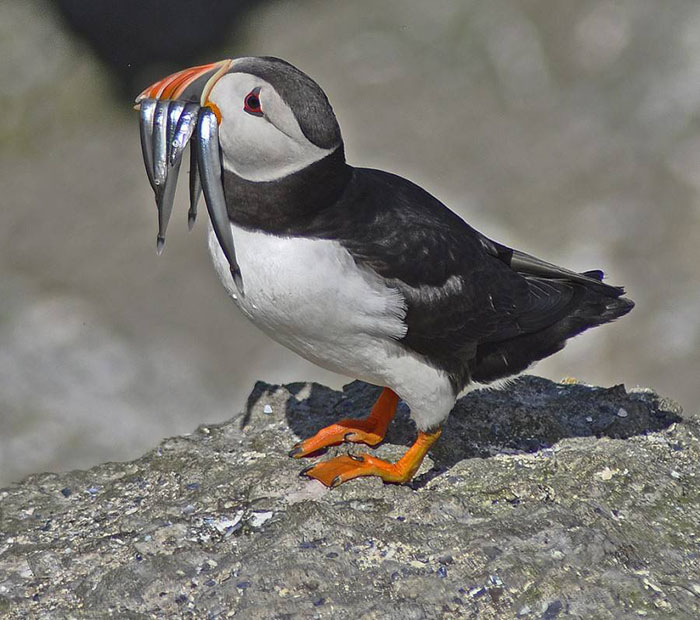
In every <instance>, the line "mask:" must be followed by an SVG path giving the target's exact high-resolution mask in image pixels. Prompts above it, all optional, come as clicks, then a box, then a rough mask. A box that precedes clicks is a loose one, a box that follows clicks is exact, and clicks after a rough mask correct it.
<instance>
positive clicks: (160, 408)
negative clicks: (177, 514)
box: [0, 0, 700, 483]
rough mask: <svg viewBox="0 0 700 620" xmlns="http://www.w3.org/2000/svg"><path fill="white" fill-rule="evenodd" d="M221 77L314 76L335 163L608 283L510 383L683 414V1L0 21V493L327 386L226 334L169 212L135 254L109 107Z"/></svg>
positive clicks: (687, 5) (36, 1)
mask: <svg viewBox="0 0 700 620" xmlns="http://www.w3.org/2000/svg"><path fill="white" fill-rule="evenodd" d="M241 55H275V56H280V57H283V58H285V59H287V60H289V61H290V62H292V63H294V64H295V65H297V66H298V67H300V68H301V69H302V70H304V71H305V72H307V73H308V74H310V75H311V76H312V77H313V78H314V79H316V80H317V81H318V82H319V83H320V84H321V86H322V87H323V88H324V89H325V91H326V93H327V94H328V96H329V98H330V100H331V102H332V103H333V105H334V108H335V110H336V113H337V115H338V118H339V120H340V124H341V127H342V129H343V133H344V138H345V143H346V151H347V156H348V160H349V161H350V162H351V163H353V164H356V165H362V166H369V167H378V168H384V169H388V170H391V171H393V172H396V173H398V174H401V175H403V176H406V177H408V178H410V179H412V180H413V181H415V182H417V183H419V184H421V185H423V186H424V187H425V188H427V189H428V190H429V191H431V192H432V193H433V194H435V195H436V196H438V197H439V198H440V199H442V200H443V201H444V202H445V203H446V204H448V205H449V206H450V207H451V208H452V209H454V210H456V211H457V212H458V213H460V214H461V215H462V216H463V217H464V218H465V219H466V220H467V221H469V222H470V223H471V224H472V225H474V226H475V227H477V228H478V229H480V230H482V231H483V232H485V233H486V234H487V235H489V236H490V237H492V238H494V239H497V240H499V241H502V242H505V243H507V244H511V245H515V246H517V247H519V248H521V249H523V250H525V251H528V252H531V253H534V254H536V255H539V256H541V257H543V258H545V259H547V260H550V261H553V262H557V263H560V264H563V265H566V266H568V267H571V268H573V269H576V270H585V269H592V268H603V269H605V271H606V273H607V274H608V278H609V281H610V282H612V283H614V284H624V285H625V286H626V287H627V290H628V293H629V296H630V297H631V298H632V299H634V300H635V301H636V302H637V308H636V309H635V310H634V311H633V312H632V314H630V315H629V316H628V317H625V318H624V319H623V320H622V321H620V322H619V323H618V324H616V325H614V326H606V327H603V328H600V329H598V330H595V331H593V332H589V333H588V334H586V335H585V336H583V337H581V338H579V339H577V340H575V341H574V342H572V343H570V345H569V346H568V347H567V348H566V349H565V350H564V351H563V352H561V353H559V354H558V355H556V356H555V357H554V358H550V359H549V360H547V361H546V362H543V363H541V364H539V365H538V366H537V367H536V369H535V370H534V372H536V373H537V374H540V375H543V376H547V377H550V378H553V379H560V378H561V377H564V376H574V377H577V378H578V379H580V380H583V381H586V382H591V383H596V384H601V385H612V384H617V383H622V382H624V383H625V384H626V385H627V386H628V387H632V386H635V385H643V386H650V387H653V388H654V389H656V390H658V391H659V392H661V393H662V394H664V395H667V396H670V397H672V398H674V399H676V400H678V401H680V402H681V404H682V405H684V406H685V407H686V408H691V409H697V407H698V402H699V400H700V269H699V268H698V261H699V259H700V193H699V192H700V165H699V164H700V115H699V111H700V4H699V3H698V2H697V1H696V0H673V1H671V2H663V3H659V2H653V1H651V0H618V1H614V2H613V1H604V0H559V1H558V2H556V3H555V2H551V1H547V0H490V1H489V2H477V1H468V0H436V1H434V2H425V1H422V0H411V1H409V0H384V1H383V2H376V1H375V0H354V1H353V2H343V1H342V0H295V1H294V2H291V1H287V2H280V1H264V0H259V1H257V2H255V1H253V0H249V1H247V2H236V1H233V0H229V1H223V0H220V1H219V0H207V1H204V0H202V1H200V2H189V1H186V0H178V1H175V0H171V1H169V2H166V1H165V0H162V1H161V0H158V1H156V0H138V1H136V0H122V1H120V2H107V1H105V0H92V2H84V1H80V0H54V1H53V2H49V1H40V0H21V1H20V0H5V1H4V2H2V3H0V84H1V85H2V86H1V87H0V106H1V109H2V113H1V114H0V190H1V193H0V201H1V208H0V483H8V482H10V481H13V480H17V479H19V478H20V477H22V476H24V475H25V474H27V473H29V472H35V471H43V470H59V469H69V468H75V467H86V466H89V465H91V464H94V463H97V462H100V461H105V460H122V459H129V458H133V457H136V456H138V455H139V454H141V453H142V452H144V451H145V450H146V449H148V448H150V447H152V446H153V445H155V443H156V442H157V441H158V440H159V439H160V438H162V437H164V436H169V435H174V434H180V433H185V432H189V431H191V430H192V429H194V428H195V427H196V426H197V425H198V424H200V423H204V422H216V421H221V420H224V419H226V418H229V417H231V416H232V415H234V414H235V413H236V412H238V411H239V410H240V409H241V407H242V405H243V403H244V402H245V398H246V396H247V394H248V393H249V391H250V389H251V387H252V385H253V383H254V381H255V380H257V379H262V380H265V381H268V382H286V381H293V380H294V381H307V380H317V381H322V382H324V383H327V384H331V385H334V386H340V385H341V384H342V383H343V382H345V379H344V378H342V377H337V376H334V375H331V374H329V373H326V372H324V371H321V370H319V369H317V368H316V367H314V366H312V365H311V364H309V363H306V362H304V361H303V360H301V359H299V358H297V357H296V356H294V355H293V354H292V353H290V352H288V351H287V350H285V349H283V348H282V347H280V346H279V345H277V344H275V343H273V342H272V341H270V340H269V339H267V338H266V337H264V336H263V335H262V334H261V333H259V332H257V331H256V330H255V328H253V327H252V326H251V325H248V324H247V323H246V322H245V321H244V319H242V317H241V316H240V315H239V314H238V313H237V311H236V309H235V308H234V306H233V304H232V303H231V302H230V301H229V300H228V299H227V297H226V295H225V293H224V291H223V289H222V288H221V286H220V285H219V282H218V281H217V278H216V275H215V273H214V270H213V269H212V267H211V266H210V265H209V258H208V255H207V251H206V247H205V228H206V227H205V222H204V221H202V220H203V219H204V218H200V220H199V221H198V222H197V225H196V227H195V230H194V231H193V232H192V233H188V232H187V228H186V210H187V207H186V204H185V202H186V196H185V192H184V191H183V192H182V194H180V195H179V199H178V202H177V203H176V205H175V209H174V213H173V220H172V221H171V224H170V229H169V231H168V232H169V234H168V244H167V246H166V249H165V252H164V253H163V255H162V256H161V257H157V256H156V253H155V239H156V209H155V205H154V200H153V195H152V193H151V190H150V187H149V185H148V182H147V180H146V175H145V173H144V170H143V165H142V161H141V154H140V147H139V139H138V119H137V114H136V113H135V112H134V111H133V110H132V109H131V105H132V100H133V97H134V96H135V95H136V94H137V93H138V92H139V91H140V90H141V88H143V87H145V86H147V85H148V84H149V83H151V82H152V81H153V80H155V79H156V78H159V77H162V76H163V75H165V74H167V73H168V72H171V71H173V70H176V69H180V68H183V67H186V66H190V65H193V64H198V63H201V62H208V61H211V60H216V59H219V58H222V57H232V56H241ZM181 185H182V187H181V189H183V188H184V186H185V185H186V184H181Z"/></svg>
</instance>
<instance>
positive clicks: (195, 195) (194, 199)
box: [187, 144, 202, 230]
mask: <svg viewBox="0 0 700 620" xmlns="http://www.w3.org/2000/svg"><path fill="white" fill-rule="evenodd" d="M201 194H202V182H201V181H200V179H199V164H198V163H197V147H196V146H195V145H194V144H190V209H189V211H188V212H187V228H189V229H190V230H192V228H193V227H194V221H195V220H196V219H197V203H198V202H199V197H200V195H201Z"/></svg>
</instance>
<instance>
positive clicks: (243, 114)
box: [204, 58, 342, 181]
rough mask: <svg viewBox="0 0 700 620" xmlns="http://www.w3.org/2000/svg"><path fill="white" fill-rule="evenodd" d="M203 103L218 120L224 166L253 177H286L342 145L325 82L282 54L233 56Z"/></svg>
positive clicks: (240, 174)
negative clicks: (277, 56) (317, 79)
mask: <svg viewBox="0 0 700 620" xmlns="http://www.w3.org/2000/svg"><path fill="white" fill-rule="evenodd" d="M204 105H208V106H211V107H212V109H213V110H214V111H215V113H216V114H217V117H218V119H219V142H220V144H221V150H222V153H223V163H224V167H225V168H226V169H228V170H230V171H231V172H234V173H236V174H237V175H239V176H240V177H242V178H244V179H247V180H250V181H272V180H275V179H277V178H280V177H284V176H287V175H289V174H291V173H293V172H296V171H297V170H300V169H303V168H306V167H307V166H309V165H310V164H312V163H314V162H316V161H318V160H320V159H323V158H324V157H326V156H327V155H329V154H330V153H332V152H333V151H335V150H336V149H337V148H338V147H340V146H341V144H342V140H341V136H340V128H339V126H338V121H337V120H336V118H335V114H334V113H333V108H332V107H331V105H330V103H329V102H328V98H327V97H326V95H325V93H324V92H323V90H321V87H320V86H319V85H318V84H316V82H314V81H313V80H312V79H311V78H310V77H309V76H307V75H306V74H305V73H302V72H301V71H299V69H297V68H296V67H293V66H292V65H290V64H289V63H287V62H285V61H283V60H279V59H277V58H239V59H237V60H234V61H233V62H232V64H231V67H230V68H229V69H228V71H227V72H226V73H225V74H223V75H222V76H221V77H219V78H218V79H217V81H216V83H215V84H213V86H212V88H211V90H210V92H209V93H208V97H207V101H206V102H205V103H204Z"/></svg>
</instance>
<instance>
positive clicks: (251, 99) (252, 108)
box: [243, 88, 263, 116]
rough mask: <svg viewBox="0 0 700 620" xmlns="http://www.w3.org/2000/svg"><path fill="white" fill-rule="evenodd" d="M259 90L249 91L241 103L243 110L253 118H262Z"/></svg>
mask: <svg viewBox="0 0 700 620" xmlns="http://www.w3.org/2000/svg"><path fill="white" fill-rule="evenodd" d="M259 95H260V88H254V89H253V90H251V91H250V92H249V93H248V94H247V95H246V96H245V100H244V101H243V109H244V110H245V111H246V112H248V114H252V115H253V116H262V115H263V111H262V108H261V107H260V96H259Z"/></svg>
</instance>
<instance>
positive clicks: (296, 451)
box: [287, 442, 302, 457]
mask: <svg viewBox="0 0 700 620" xmlns="http://www.w3.org/2000/svg"><path fill="white" fill-rule="evenodd" d="M300 452H302V449H301V442H299V443H295V444H294V445H293V446H292V449H291V450H290V451H289V452H288V453H287V455H288V456H291V457H294V456H296V455H297V454H299V453H300Z"/></svg>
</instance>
